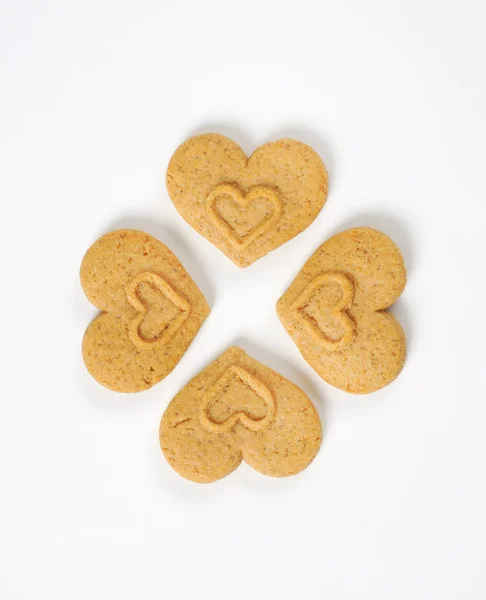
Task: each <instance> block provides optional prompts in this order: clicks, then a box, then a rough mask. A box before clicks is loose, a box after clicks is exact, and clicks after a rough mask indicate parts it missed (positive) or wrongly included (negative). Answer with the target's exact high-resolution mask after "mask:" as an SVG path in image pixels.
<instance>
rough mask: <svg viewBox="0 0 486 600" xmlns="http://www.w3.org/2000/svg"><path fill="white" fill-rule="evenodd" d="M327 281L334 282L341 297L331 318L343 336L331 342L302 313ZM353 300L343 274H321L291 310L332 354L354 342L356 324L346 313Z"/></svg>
mask: <svg viewBox="0 0 486 600" xmlns="http://www.w3.org/2000/svg"><path fill="white" fill-rule="evenodd" d="M329 281H335V282H336V283H338V284H339V285H340V286H341V289H342V292H343V294H342V297H341V299H340V300H339V302H337V303H336V305H335V306H334V307H333V308H332V310H331V314H332V316H333V317H334V318H335V319H336V320H337V321H338V322H339V323H340V325H341V327H342V328H343V331H344V333H343V335H342V337H341V338H339V339H338V340H332V339H331V338H329V337H327V336H326V334H325V333H324V332H323V331H322V330H321V329H320V327H319V326H318V325H317V324H316V323H315V322H314V321H313V320H312V319H310V318H309V317H307V316H306V315H305V314H304V312H303V310H302V309H303V307H304V306H305V305H306V304H307V303H308V302H309V300H310V299H311V298H312V296H313V295H314V294H315V293H316V292H317V291H318V290H319V289H320V288H322V287H323V286H324V285H325V284H326V283H328V282H329ZM353 299H354V285H353V283H352V281H351V280H350V279H349V277H348V276H347V275H345V274H344V273H337V272H328V273H321V274H320V275H318V276H317V277H315V278H314V279H313V280H312V281H311V282H310V283H309V284H308V285H307V286H306V287H305V288H304V290H303V291H302V292H301V293H300V294H299V295H298V296H297V298H296V299H295V300H294V301H293V302H292V304H291V307H290V308H291V310H292V311H293V312H294V314H295V315H296V316H297V317H298V318H299V319H300V320H301V321H302V324H303V326H304V327H305V329H306V330H307V332H308V333H309V335H310V336H311V337H312V339H313V340H315V341H316V342H317V343H318V344H319V345H320V346H323V347H324V348H326V350H330V351H333V352H337V351H339V350H344V349H345V348H347V347H348V346H349V345H350V344H351V343H352V342H353V340H354V336H355V330H356V324H355V322H354V321H353V320H352V319H351V317H350V316H349V315H348V314H347V313H346V311H347V310H348V309H350V308H351V306H352V304H353Z"/></svg>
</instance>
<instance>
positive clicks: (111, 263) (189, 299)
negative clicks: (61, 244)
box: [80, 229, 210, 392]
mask: <svg viewBox="0 0 486 600" xmlns="http://www.w3.org/2000/svg"><path fill="white" fill-rule="evenodd" d="M80 276H81V285H82V286H83V290H84V293H85V294H86V296H87V297H88V300H89V301H90V302H91V303H92V304H94V305H95V306H96V307H98V308H99V309H100V310H101V311H102V312H101V314H100V315H98V316H97V317H96V318H95V320H94V321H93V322H92V323H91V324H90V325H89V327H88V329H87V330H86V333H85V334H84V338H83V358H84V362H85V364H86V367H87V368H88V371H89V372H90V373H91V375H92V376H93V377H94V378H95V379H96V380H97V381H98V382H99V383H101V384H102V385H104V386H105V387H107V388H109V389H110V390H114V391H117V392H139V391H141V390H146V389H148V388H150V387H152V386H153V385H154V384H156V383H158V382H159V381H160V380H161V379H163V378H164V377H166V376H167V375H168V374H169V373H170V372H171V371H172V369H173V368H174V367H175V366H176V365H177V363H178V362H179V361H180V359H181V358H182V355H183V354H184V352H185V351H186V350H187V348H188V346H189V344H190V343H191V342H192V340H193V338H194V336H195V335H196V333H197V332H198V330H199V328H200V327H201V325H202V324H203V322H204V320H205V319H206V317H207V316H208V314H209V311H210V309H209V306H208V304H207V302H206V300H205V298H204V296H203V295H202V293H201V292H200V291H199V289H198V287H197V286H196V284H195V283H194V281H193V280H192V279H191V277H190V276H189V274H188V273H187V271H186V270H185V269H184V267H183V266H182V265H181V263H180V262H179V261H178V260H177V258H176V257H175V256H174V254H172V252H171V251H170V250H169V249H168V248H167V246H164V244H162V243H161V242H159V241H158V240H156V239H155V238H153V237H152V236H150V235H148V234H147V233H144V232H143V231H135V230H131V229H120V230H118V231H112V232H111V233H107V234H106V235H104V236H103V237H101V238H100V239H99V240H98V241H97V242H95V243H94V244H93V245H92V246H91V248H90V249H89V250H88V251H87V252H86V254H85V256H84V259H83V262H82V264H81V272H80Z"/></svg>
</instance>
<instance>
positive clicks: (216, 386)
mask: <svg viewBox="0 0 486 600" xmlns="http://www.w3.org/2000/svg"><path fill="white" fill-rule="evenodd" d="M327 189H328V175H327V171H326V168H325V166H324V163H323V162H322V160H321V159H320V157H319V156H318V155H317V154H316V152H315V151H314V150H313V149H312V148H310V147H309V146H307V145H305V144H303V143H301V142H298V141H295V140H290V139H284V140H278V141H276V142H271V143H268V144H265V145H263V146H260V147H259V148H258V149H257V150H255V152H253V154H252V155H251V156H250V157H249V158H248V157H247V156H246V155H245V153H244V152H243V151H242V150H241V148H240V147H239V146H238V145H237V144H235V143H234V142H232V141H231V140H229V139H228V138H225V137H224V136H221V135H218V134H205V135H200V136H196V137H194V138H191V139H189V140H188V141H186V142H184V143H183V144H182V145H181V146H180V147H179V148H178V149H177V150H176V151H175V153H174V154H173V156H172V158H171V160H170V162H169V165H168V168H167V190H168V192H169V195H170V198H171V200H172V202H173V203H174V206H175V207H176V209H177V210H178V212H179V213H180V215H181V216H182V217H183V219H184V220H185V221H186V222H187V223H188V224H189V225H191V226H192V227H193V228H194V229H195V230H196V231H198V232H199V233H200V234H201V235H203V236H204V237H205V238H207V239H208V240H209V241H210V242H211V243H213V244H214V245H215V246H216V247H217V248H219V249H220V250H221V251H222V252H224V254H225V255H226V256H227V257H228V258H230V259H231V260H232V261H233V262H234V263H235V264H236V265H237V266H238V267H247V266H249V265H251V264H252V263H253V262H255V261H256V260H258V259H259V258H261V257H262V256H264V255H266V254H267V253H268V252H271V251H273V250H275V249H277V248H278V247H279V246H281V245H282V244H284V243H285V242H287V241H288V240H290V239H291V238H293V237H295V236H296V235H298V234H299V233H301V232H303V231H304V230H305V229H306V228H307V227H308V226H309V225H310V224H311V223H312V221H313V220H314V219H315V218H316V217H317V215H318V214H319V212H320V210H321V209H322V207H323V206H324V204H325V202H326V198H327ZM80 276H81V285H82V287H83V290H84V292H85V294H86V296H87V298H88V300H89V301H90V302H91V303H92V304H94V305H95V306H96V307H97V308H99V310H100V311H101V312H100V314H99V315H98V316H97V317H96V318H95V319H94V320H93V321H92V323H91V324H90V325H89V326H88V328H87V329H86V332H85V334H84V338H83V344H82V350H83V359H84V362H85V364H86V367H87V369H88V371H89V372H90V374H91V375H92V376H93V377H94V378H95V379H96V380H97V381H98V382H99V383H100V384H101V385H103V386H105V387H107V388H108V389H110V390H113V391H116V392H139V391H142V390H146V389H148V388H150V387H152V386H153V385H155V384H156V383H158V382H159V381H161V380H162V379H164V377H166V376H167V375H168V374H169V373H170V372H171V371H172V370H173V369H174V368H175V367H176V366H177V364H178V363H179V361H180V360H181V359H182V357H183V355H184V353H185V351H186V350H187V348H188V347H189V345H190V344H191V342H192V340H193V339H194V337H195V336H196V335H197V333H198V331H199V329H200V327H201V325H202V324H203V322H204V321H205V319H206V318H207V316H208V315H209V312H210V307H209V306H208V303H207V302H206V300H205V298H204V296H203V294H202V293H201V291H200V290H199V289H198V287H197V286H196V284H195V283H194V281H193V280H192V279H191V276H190V275H189V273H188V272H187V271H186V270H185V269H184V267H183V265H182V264H181V263H180V262H179V260H178V259H177V258H176V256H175V255H174V254H173V253H172V252H171V251H170V249H169V248H167V247H166V246H165V245H164V244H163V243H162V242H160V241H158V240H156V239H155V238H153V237H152V236H150V235H148V234H146V233H144V232H142V231H136V230H130V229H123V230H118V231H113V232H110V233H107V234H106V235H104V236H102V237H101V238H100V239H99V240H98V241H96V242H95V243H94V244H93V245H92V246H91V247H90V248H89V249H88V251H87V252H86V254H85V256H84V259H83V261H82V264H81V271H80ZM405 283H406V271H405V266H404V262H403V257H402V255H401V253H400V250H399V249H398V247H397V246H396V245H395V244H394V242H393V241H392V240H391V239H390V238H389V237H387V236H386V235H385V234H383V233H381V232H379V231H376V230H374V229H371V228H369V227H357V228H354V229H349V230H347V231H343V232H341V233H339V234H337V235H335V236H333V237H332V238H330V239H329V240H327V241H325V242H324V243H323V244H322V245H321V246H320V247H319V248H318V249H317V250H316V251H315V252H314V254H313V255H312V256H311V257H310V258H309V259H308V260H307V262H306V263H305V264H304V265H303V267H302V269H301V271H300V272H299V273H298V275H297V277H296V278H295V280H294V281H293V282H292V283H291V285H290V287H289V288H288V290H287V291H286V292H285V293H284V294H283V296H282V297H281V298H280V299H279V300H278V302H277V306H276V310H277V314H278V316H279V318H280V320H281V322H282V325H283V326H284V327H285V329H286V331H287V332H288V334H289V336H290V337H291V339H292V340H293V342H294V343H295V344H296V346H297V348H298V349H299V351H300V352H301V354H302V356H303V358H304V359H305V360H306V361H307V362H308V363H309V365H310V366H311V367H312V368H313V369H314V370H315V371H316V373H317V374H318V375H319V376H320V377H321V378H322V379H323V380H324V381H326V382H327V383H329V384H331V385H333V386H335V387H337V388H339V389H342V390H345V391H347V392H350V393H354V394H364V393H369V392H373V391H376V390H379V389H380V388H382V387H384V386H385V385H387V384H389V383H391V382H392V381H393V380H394V379H395V378H396V377H397V376H398V375H399V373H400V371H401V369H402V368H403V365H404V361H405V352H406V341H405V335H404V332H403V330H402V328H401V326H400V324H399V323H398V321H397V320H396V319H395V318H394V317H393V315H391V314H390V313H389V312H387V310H386V309H387V308H389V307H390V306H391V305H392V304H393V303H394V302H395V301H396V300H397V299H398V297H399V296H400V294H401V293H402V292H403V289H404V287H405ZM159 439H160V447H161V449H162V452H163V454H164V456H165V458H166V460H167V461H168V463H169V464H170V465H171V466H172V468H173V469H174V470H175V471H176V472H177V473H179V474H180V475H181V476H182V477H185V478H186V479H189V480H191V481H195V482H199V483H209V482H212V481H216V480H217V479H220V478H222V477H225V476H226V475H229V474H230V473H231V472H232V471H234V470H235V469H236V468H237V467H238V465H239V464H240V463H241V461H242V460H244V461H245V462H246V463H248V464H249V465H250V466H251V467H253V468H254V469H255V470H257V471H259V472H260V473H262V474H264V475H271V476H273V477H284V476H288V475H294V474H296V473H298V472H300V471H302V470H303V469H305V468H306V467H307V466H308V465H309V464H310V463H311V461H312V460H313V459H314V457H315V456H316V455H317V453H318V451H319V448H320V445H321V439H322V428H321V422H320V419H319V415H318V413H317V411H316V409H315V407H314V405H313V404H312V402H311V400H310V399H309V398H308V397H307V396H306V394H305V393H304V392H303V391H302V390H301V389H299V388H298V387H297V386H296V385H294V384H293V383H292V382H290V381H289V380H288V379H286V378H285V377H283V376H282V375H280V374H278V373H276V372H275V371H273V370H272V369H269V368H268V367H266V366H265V365H263V364H261V363H259V362H258V361H256V360H255V359H253V358H251V357H250V356H248V355H247V354H246V353H245V352H244V351H243V350H241V349H240V348H236V347H231V348H229V349H228V350H226V351H225V352H224V353H223V354H222V355H221V356H220V357H219V358H217V359H216V360H214V362H212V363H211V364H210V365H209V366H207V367H206V368H205V369H204V370H203V371H201V372H200V373H199V374H198V375H196V376H195V377H194V378H193V379H192V380H191V381H190V382H189V383H188V384H187V385H186V386H185V387H184V388H183V389H182V390H180V392H179V393H178V394H177V395H176V396H175V397H174V398H173V400H172V401H171V402H170V403H169V405H168V407H167V409H166V411H165V412H164V414H163V416H162V420H161V423H160V431H159Z"/></svg>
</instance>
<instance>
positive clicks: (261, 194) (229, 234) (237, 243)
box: [206, 183, 283, 249]
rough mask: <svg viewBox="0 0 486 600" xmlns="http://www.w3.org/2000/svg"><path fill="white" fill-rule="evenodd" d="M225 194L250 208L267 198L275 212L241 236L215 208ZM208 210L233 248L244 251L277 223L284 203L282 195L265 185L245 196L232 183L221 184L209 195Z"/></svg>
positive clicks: (251, 190)
mask: <svg viewBox="0 0 486 600" xmlns="http://www.w3.org/2000/svg"><path fill="white" fill-rule="evenodd" d="M223 194H224V195H228V196H231V198H232V199H233V200H234V201H235V202H237V203H238V204H241V205H242V206H244V207H245V206H248V205H249V204H250V203H251V202H253V201H254V200H256V199H257V198H266V199H267V200H270V202H271V203H272V205H273V212H272V213H271V214H270V215H269V216H268V217H266V218H265V219H263V221H261V222H260V223H258V224H257V225H256V226H255V227H253V228H252V229H250V231H248V232H247V233H246V234H245V235H239V234H238V233H237V232H236V231H235V230H234V229H233V228H232V227H231V225H229V223H227V222H226V221H225V220H224V219H223V218H222V216H221V215H220V213H219V212H218V211H217V210H216V207H215V206H214V204H215V202H216V199H217V198H218V196H222V195H223ZM206 210H207V213H208V215H209V219H210V221H211V222H212V223H213V225H214V226H215V227H216V228H217V229H218V230H219V231H220V232H221V233H222V234H223V235H224V237H225V238H226V239H227V240H228V242H229V243H230V244H231V245H232V246H233V248H236V249H243V248H246V247H247V246H249V245H250V244H251V243H252V242H254V241H255V240H256V238H257V237H259V236H261V235H262V234H263V233H265V232H266V231H268V230H269V229H271V228H272V227H273V226H274V225H275V224H276V223H277V221H278V220H279V219H280V217H281V216H282V212H283V202H282V198H281V197H280V194H279V193H278V192H277V191H276V190H274V189H273V188H271V187H268V186H265V185H256V186H254V187H252V188H251V189H250V190H249V191H248V192H247V193H246V194H243V192H242V191H241V190H240V189H239V188H238V187H237V186H236V185H234V184H232V183H221V184H219V185H217V186H216V187H215V188H214V189H213V190H212V191H211V192H210V193H209V195H208V197H207V199H206Z"/></svg>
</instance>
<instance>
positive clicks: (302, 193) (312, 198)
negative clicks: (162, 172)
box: [167, 133, 328, 267]
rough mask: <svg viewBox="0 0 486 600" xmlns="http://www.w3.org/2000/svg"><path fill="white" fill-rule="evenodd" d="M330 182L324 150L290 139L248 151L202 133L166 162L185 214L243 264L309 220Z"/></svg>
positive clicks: (172, 191)
mask: <svg viewBox="0 0 486 600" xmlns="http://www.w3.org/2000/svg"><path fill="white" fill-rule="evenodd" d="M327 187H328V178H327V171H326V168H325V166H324V164H323V162H322V160H321V159H320V158H319V156H318V155H317V154H316V153H315V152H314V150H313V149H312V148H310V147H309V146H307V145H306V144H303V143H301V142H298V141H295V140H290V139H283V140H278V141H276V142H270V143H268V144H265V145H263V146H260V147H259V148H258V149H257V150H255V152H254V153H253V154H252V155H251V156H250V158H248V157H247V156H246V155H245V153H244V152H243V150H242V149H241V148H240V147H239V146H238V145H237V144H235V143H234V142H232V141H231V140H229V139H228V138H226V137H224V136H222V135H218V134H214V133H211V134H204V135H199V136H196V137H193V138H191V139H189V140H188V141H186V142H185V143H183V144H182V145H181V146H179V148H178V149H177V150H176V151H175V153H174V154H173V156H172V158H171V160H170V163H169V166H168V168H167V189H168V191H169V195H170V197H171V199H172V202H173V203H174V206H175V207H176V208H177V210H178V211H179V213H180V214H181V215H182V217H183V218H184V219H185V220H186V221H187V223H189V225H191V226H192V227H193V228H194V229H195V230H196V231H198V232H199V233H200V234H202V235H203V236H204V237H206V238H207V239H208V240H209V241H210V242H212V243H213V244H214V245H215V246H216V247H218V248H219V249H220V250H222V251H223V252H224V253H225V254H226V255H227V256H228V257H229V258H230V259H231V260H232V261H233V262H234V263H235V264H236V265H238V266H239V267H247V266H248V265H250V264H252V263H253V262H254V261H256V260H257V259H259V258H261V257H262V256H265V254H267V253H268V252H270V251H271V250H274V249H275V248H278V247H279V246H281V245H282V244H284V243H285V242H286V241H288V240H290V239H291V238H293V237H295V236H296V235H297V234H298V233H300V232H301V231H303V230H304V229H305V228H306V227H308V226H309V225H310V224H311V223H312V221H313V220H314V219H315V218H316V217H317V215H318V214H319V211H320V210H321V208H322V207H323V206H324V203H325V201H326V197H327Z"/></svg>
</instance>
